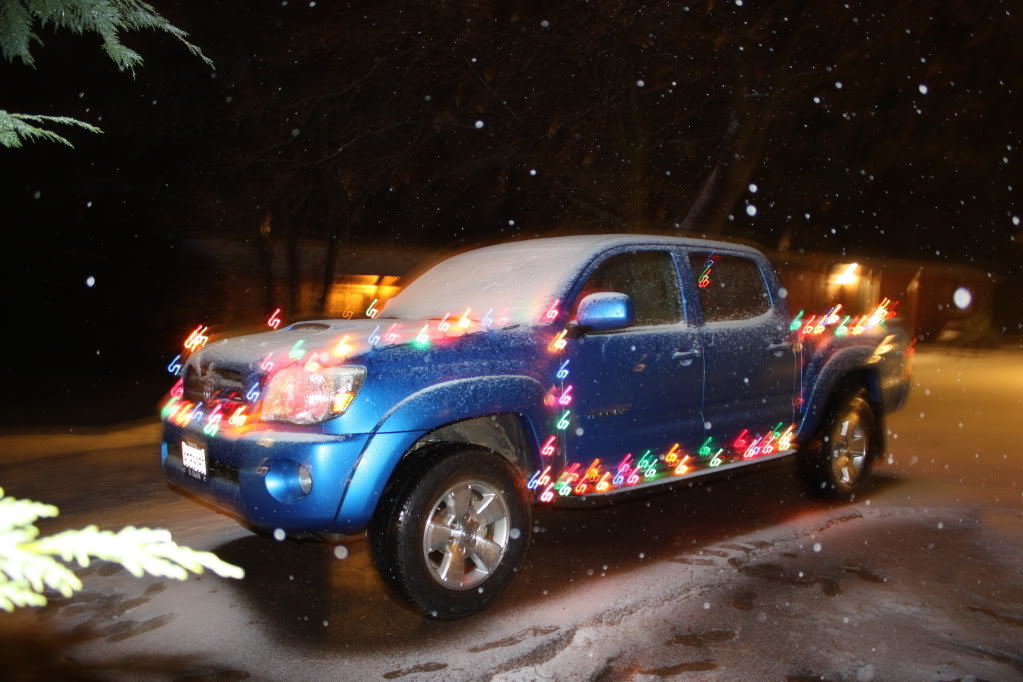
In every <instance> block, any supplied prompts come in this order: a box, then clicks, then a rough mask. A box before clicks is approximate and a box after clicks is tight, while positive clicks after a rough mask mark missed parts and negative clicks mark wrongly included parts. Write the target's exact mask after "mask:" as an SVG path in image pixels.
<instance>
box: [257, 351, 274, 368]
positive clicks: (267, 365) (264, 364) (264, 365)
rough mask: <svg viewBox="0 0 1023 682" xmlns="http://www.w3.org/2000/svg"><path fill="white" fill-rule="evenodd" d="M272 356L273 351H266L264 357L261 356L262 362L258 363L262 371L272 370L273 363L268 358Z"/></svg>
mask: <svg viewBox="0 0 1023 682" xmlns="http://www.w3.org/2000/svg"><path fill="white" fill-rule="evenodd" d="M273 356H274V354H273V353H267V354H266V357H265V358H263V362H261V363H259V367H260V369H262V370H263V371H264V372H269V371H270V370H272V369H273V368H274V363H272V362H270V358H272V357H273Z"/></svg>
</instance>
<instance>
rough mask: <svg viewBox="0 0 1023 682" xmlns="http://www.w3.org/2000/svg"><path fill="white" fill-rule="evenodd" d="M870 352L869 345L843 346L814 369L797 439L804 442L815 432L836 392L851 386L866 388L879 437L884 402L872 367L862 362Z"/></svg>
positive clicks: (881, 428) (882, 432) (882, 433)
mask: <svg viewBox="0 0 1023 682" xmlns="http://www.w3.org/2000/svg"><path fill="white" fill-rule="evenodd" d="M870 352H871V351H870V350H869V349H865V348H860V347H856V348H846V349H844V350H842V351H839V352H838V353H836V354H835V355H833V356H832V357H831V358H829V359H828V360H827V362H825V363H824V365H823V366H822V367H821V368H820V369H819V370H818V371H817V372H816V373H815V377H814V380H813V383H812V384H811V385H812V389H811V390H810V391H809V398H808V399H807V400H806V407H805V409H804V411H803V417H802V420H801V422H800V425H799V432H798V439H799V442H805V441H806V440H807V439H808V438H811V437H812V436H813V435H814V433H816V431H817V429H818V428H819V427H820V425H821V420H822V419H823V418H824V416H825V415H826V414H827V410H828V407H829V406H830V405H831V403H832V401H833V400H834V399H835V397H836V396H838V395H844V394H845V393H847V392H848V391H851V390H854V389H855V388H864V389H866V391H867V398H868V402H869V403H870V406H871V408H872V409H873V411H874V415H875V417H876V419H877V422H878V431H879V436H880V437H882V438H883V435H884V428H883V424H884V409H883V405H884V403H883V399H882V391H881V378H880V376H879V375H878V372H877V369H876V368H872V367H870V366H869V365H866V364H865V361H866V358H867V357H868V356H869V355H870Z"/></svg>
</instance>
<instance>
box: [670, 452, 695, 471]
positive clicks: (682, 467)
mask: <svg viewBox="0 0 1023 682" xmlns="http://www.w3.org/2000/svg"><path fill="white" fill-rule="evenodd" d="M691 459H692V456H691V455H686V456H685V457H683V458H682V460H681V461H680V462H679V463H678V464H677V465H676V466H675V468H674V469H673V470H672V473H673V474H675V475H676V476H681V475H682V474H688V473H689V472H690V471H692V470H693V469H692V467H690V466H689V461H690V460H691Z"/></svg>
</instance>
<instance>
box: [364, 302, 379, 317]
mask: <svg viewBox="0 0 1023 682" xmlns="http://www.w3.org/2000/svg"><path fill="white" fill-rule="evenodd" d="M379 300H380V299H378V298H374V299H373V302H372V303H370V304H369V307H368V308H366V317H368V318H370V319H372V318H374V317H376V316H377V313H378V312H380V311H379V310H377V308H376V304H377V301H379Z"/></svg>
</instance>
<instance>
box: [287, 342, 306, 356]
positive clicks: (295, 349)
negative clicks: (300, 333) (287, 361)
mask: <svg viewBox="0 0 1023 682" xmlns="http://www.w3.org/2000/svg"><path fill="white" fill-rule="evenodd" d="M304 343H305V340H304V339H299V340H298V341H296V342H295V345H294V346H292V347H291V350H289V351H288V357H289V358H291V359H292V360H301V359H302V357H303V356H304V355H305V351H304V350H302V344H304Z"/></svg>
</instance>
